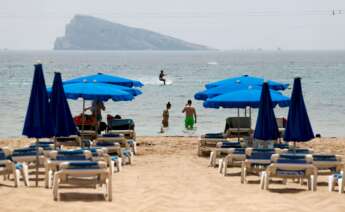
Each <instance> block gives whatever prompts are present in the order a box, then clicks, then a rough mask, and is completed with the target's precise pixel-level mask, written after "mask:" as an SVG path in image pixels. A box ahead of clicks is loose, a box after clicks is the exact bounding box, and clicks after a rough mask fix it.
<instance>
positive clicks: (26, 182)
mask: <svg viewBox="0 0 345 212" xmlns="http://www.w3.org/2000/svg"><path fill="white" fill-rule="evenodd" d="M21 171H22V176H23V180H24V185H25V186H29V170H28V165H26V164H23V169H22V170H21Z"/></svg>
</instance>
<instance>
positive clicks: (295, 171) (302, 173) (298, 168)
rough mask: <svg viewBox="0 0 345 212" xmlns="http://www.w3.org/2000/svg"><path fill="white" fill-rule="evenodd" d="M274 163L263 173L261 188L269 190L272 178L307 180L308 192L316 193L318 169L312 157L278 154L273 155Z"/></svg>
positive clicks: (284, 180)
mask: <svg viewBox="0 0 345 212" xmlns="http://www.w3.org/2000/svg"><path fill="white" fill-rule="evenodd" d="M272 161H273V163H272V164H271V165H269V166H268V167H267V169H266V171H264V172H262V175H261V183H260V186H261V188H262V189H265V190H268V189H269V184H270V181H271V179H272V178H281V179H283V182H284V183H286V179H289V178H290V179H307V187H308V190H312V191H316V187H317V168H316V167H315V166H314V165H313V164H312V157H311V155H303V154H299V155H296V154H281V155H279V154H276V155H272Z"/></svg>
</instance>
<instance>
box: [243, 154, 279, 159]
mask: <svg viewBox="0 0 345 212" xmlns="http://www.w3.org/2000/svg"><path fill="white" fill-rule="evenodd" d="M272 154H274V153H273V152H252V154H251V155H250V156H249V157H248V159H252V160H253V159H254V160H271V156H272Z"/></svg>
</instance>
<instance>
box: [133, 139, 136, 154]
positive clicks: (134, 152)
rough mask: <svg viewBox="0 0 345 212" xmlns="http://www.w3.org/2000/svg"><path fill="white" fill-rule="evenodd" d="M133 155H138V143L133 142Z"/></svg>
mask: <svg viewBox="0 0 345 212" xmlns="http://www.w3.org/2000/svg"><path fill="white" fill-rule="evenodd" d="M133 154H135V155H136V154H137V142H136V141H133Z"/></svg>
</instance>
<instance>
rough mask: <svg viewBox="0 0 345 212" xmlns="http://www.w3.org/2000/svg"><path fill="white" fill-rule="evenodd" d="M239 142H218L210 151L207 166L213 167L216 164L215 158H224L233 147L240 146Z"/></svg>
mask: <svg viewBox="0 0 345 212" xmlns="http://www.w3.org/2000/svg"><path fill="white" fill-rule="evenodd" d="M241 147H242V146H241V144H240V142H229V141H222V142H218V143H217V145H216V148H215V149H213V150H212V151H211V153H210V161H209V166H211V167H215V166H216V165H217V158H224V157H225V156H227V155H228V154H229V153H232V150H230V149H233V148H241Z"/></svg>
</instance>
